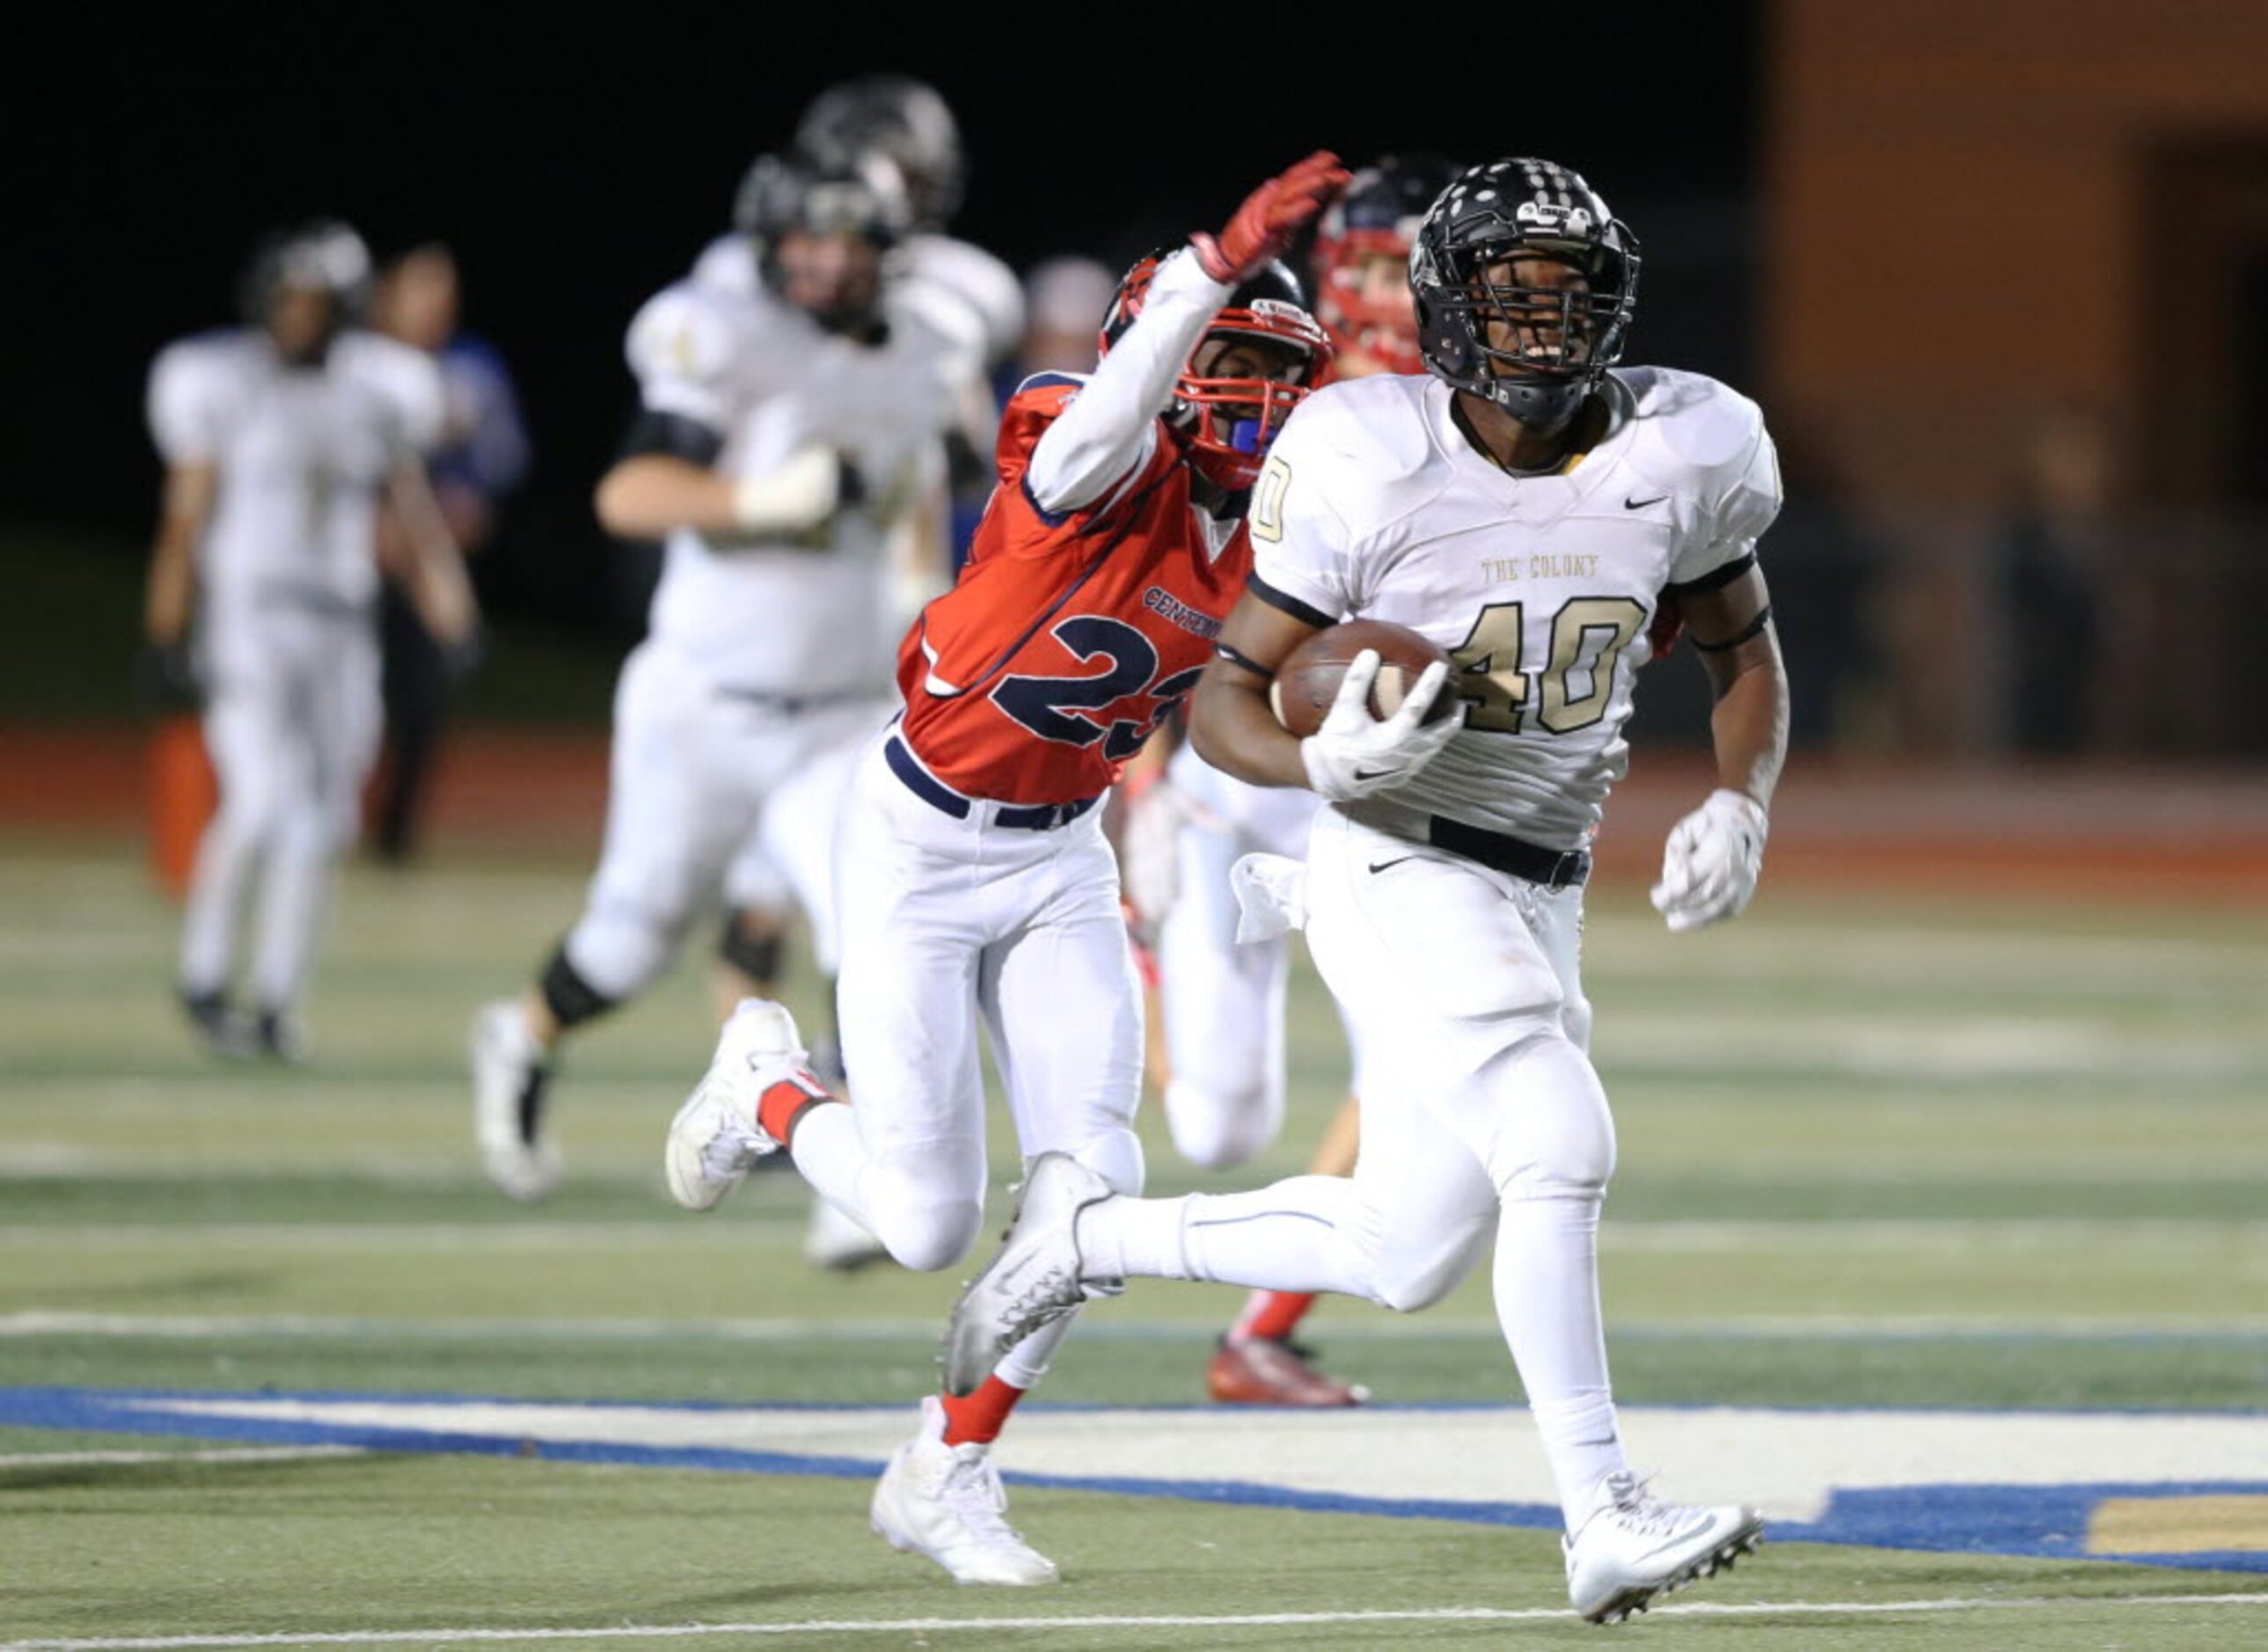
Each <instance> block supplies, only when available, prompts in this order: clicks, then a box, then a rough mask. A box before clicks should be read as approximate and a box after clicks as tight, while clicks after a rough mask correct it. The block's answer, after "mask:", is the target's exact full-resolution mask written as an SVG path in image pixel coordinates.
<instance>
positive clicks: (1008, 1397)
mask: <svg viewBox="0 0 2268 1652" xmlns="http://www.w3.org/2000/svg"><path fill="white" fill-rule="evenodd" d="M1023 1397H1024V1391H1023V1390H1022V1389H1020V1388H1011V1387H1009V1386H1008V1384H1005V1383H1004V1382H1002V1381H1001V1380H1000V1379H999V1378H998V1377H986V1378H985V1379H984V1383H983V1386H982V1387H980V1388H979V1389H978V1390H977V1391H976V1392H975V1393H973V1394H971V1395H969V1396H968V1399H954V1397H953V1396H952V1395H951V1394H947V1395H946V1396H945V1443H946V1444H947V1445H968V1444H970V1443H975V1444H977V1445H990V1444H991V1443H992V1442H993V1441H995V1440H997V1439H998V1438H999V1437H1000V1430H1001V1428H1002V1427H1003V1426H1004V1425H1005V1423H1006V1422H1007V1421H1008V1413H1010V1412H1012V1411H1013V1410H1014V1409H1015V1408H1016V1402H1017V1401H1018V1400H1020V1399H1022V1398H1023Z"/></svg>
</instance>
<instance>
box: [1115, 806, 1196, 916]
mask: <svg viewBox="0 0 2268 1652" xmlns="http://www.w3.org/2000/svg"><path fill="white" fill-rule="evenodd" d="M1189 818H1190V811H1189V805H1188V804H1187V802H1186V800H1185V799H1183V797H1182V795H1181V793H1179V792H1177V791H1175V789H1173V787H1172V786H1170V785H1168V784H1167V782H1165V781H1163V780H1157V781H1153V782H1151V783H1150V785H1149V786H1147V787H1146V788H1145V789H1143V790H1142V791H1141V792H1139V793H1138V794H1135V795H1133V796H1131V797H1129V798H1128V799H1127V802H1126V820H1125V824H1124V825H1123V826H1121V827H1120V828H1119V831H1118V886H1119V887H1120V888H1121V889H1123V891H1125V893H1126V899H1129V900H1130V901H1131V902H1133V903H1134V910H1135V911H1136V912H1138V913H1139V914H1141V916H1142V919H1143V921H1145V923H1148V924H1151V925H1153V926H1154V925H1156V924H1160V923H1162V922H1164V921H1165V918H1166V914H1167V912H1168V911H1170V910H1171V909H1172V907H1173V905H1174V897H1175V896H1176V895H1178V894H1180V893H1181V892H1182V823H1183V822H1184V821H1186V820H1188V819H1189Z"/></svg>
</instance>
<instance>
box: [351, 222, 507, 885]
mask: <svg viewBox="0 0 2268 1652" xmlns="http://www.w3.org/2000/svg"><path fill="white" fill-rule="evenodd" d="M461 297H462V290H461V286H460V281H459V277H458V271H457V260H456V256H455V254H453V253H451V252H450V250H449V249H448V248H447V247H446V246H442V245H441V244H440V243H439V242H438V241H435V242H428V243H426V244H425V245H423V246H416V247H413V248H411V249H410V250H409V252H407V253H402V254H401V256H400V257H398V258H396V259H394V261H392V262H391V263H389V264H388V265H387V267H386V268H385V269H384V270H383V271H381V272H380V274H379V278H378V287H377V291H376V293H375V294H374V296H373V297H372V301H371V325H372V327H373V328H375V329H376V330H377V331H378V332H379V333H382V334H385V335H386V336H387V337H388V338H390V339H393V340H394V341H396V342H398V343H401V344H406V345H408V346H409V348H410V349H415V350H418V351H421V352H422V353H423V354H424V355H425V356H429V357H430V358H431V360H432V361H433V363H434V364H435V365H436V366H438V368H439V369H440V371H441V391H442V396H443V404H444V409H445V411H444V420H443V424H442V430H441V437H440V441H439V444H438V445H437V446H436V447H435V448H434V450H433V452H431V454H430V455H429V456H428V457H427V459H426V465H425V468H426V472H427V474H429V475H430V476H431V478H432V482H433V497H434V499H435V501H436V503H438V504H439V506H440V507H441V515H442V517H443V518H444V519H445V520H446V522H447V523H448V525H449V533H450V537H451V538H453V540H455V541H456V543H457V548H458V549H459V550H460V552H462V553H463V554H465V555H467V556H470V555H472V554H475V553H476V552H477V551H479V550H480V549H481V548H482V547H483V546H484V545H486V544H487V543H488V541H489V540H490V536H491V535H493V534H494V533H495V532H496V519H497V508H498V507H499V506H500V505H501V504H502V503H503V501H504V496H506V495H507V494H509V493H511V492H512V489H513V488H516V487H517V486H519V480H520V478H521V477H522V476H523V475H525V474H527V427H526V426H525V425H524V424H523V423H522V422H521V421H520V416H519V397H518V396H517V395H515V394H514V393H513V391H512V375H511V373H510V372H509V371H506V369H505V367H504V357H503V356H501V355H499V354H498V353H497V349H496V347H495V346H494V345H493V344H490V342H489V341H487V340H486V339H483V338H481V337H479V336H477V335H476V334H471V333H468V332H466V331H465V330H464V329H463V328H462V327H460V326H459V325H458V315H459V312H460V305H461ZM378 528H379V540H378V543H379V568H380V569H381V570H382V571H383V572H384V573H385V575H386V583H385V584H384V585H383V586H382V587H381V594H380V602H381V607H380V631H379V635H380V638H381V641H382V644H383V666H384V670H383V675H382V681H383V683H384V685H385V693H386V742H385V748H384V753H383V758H382V760H381V761H380V763H379V768H378V775H377V779H376V783H375V786H374V788H373V795H372V797H371V798H370V800H369V804H368V809H367V814H368V821H367V826H366V831H367V833H368V836H369V840H370V846H371V848H372V850H373V851H374V852H375V853H376V854H377V855H378V856H379V858H380V859H381V860H385V861H390V862H393V863H396V864H399V863H402V862H405V861H407V860H409V858H410V857H411V856H412V855H414V854H415V853H416V848H417V836H418V830H419V826H420V816H421V814H422V812H423V809H424V805H425V800H426V797H427V796H428V795H429V793H430V791H431V780H432V776H433V768H434V762H435V760H436V758H437V756H438V753H439V749H440V738H441V728H442V723H443V722H444V721H445V719H446V716H447V714H448V709H449V698H450V690H451V687H452V686H453V680H454V679H455V678H456V677H457V676H458V675H459V674H460V672H462V671H463V670H465V669H466V668H467V667H468V666H469V664H471V658H470V655H469V653H468V650H463V649H461V648H460V649H451V648H448V647H445V646H444V645H443V643H442V642H441V641H440V640H439V639H438V638H437V637H436V636H434V635H433V634H432V632H431V630H429V629H428V628H426V626H425V625H424V623H423V621H422V620H420V619H419V618H418V615H417V609H416V605H415V604H414V603H412V602H411V601H410V600H409V596H408V592H407V591H406V589H405V585H404V580H405V576H406V572H407V570H408V569H409V565H410V556H409V547H408V544H407V536H406V534H405V532H404V530H403V528H402V525H401V520H400V518H398V517H397V516H396V515H395V514H394V512H392V511H390V510H388V511H382V512H381V513H380V514H379V524H378Z"/></svg>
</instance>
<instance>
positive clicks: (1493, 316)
mask: <svg viewBox="0 0 2268 1652" xmlns="http://www.w3.org/2000/svg"><path fill="white" fill-rule="evenodd" d="M1522 256H1540V257H1543V258H1548V259H1552V260H1556V261H1559V262H1561V263H1564V264H1566V265H1568V266H1570V267H1571V268H1572V269H1574V270H1576V271H1578V272H1580V275H1581V276H1582V277H1583V280H1582V282H1581V283H1580V284H1577V285H1570V286H1563V287H1555V286H1540V287H1522V286H1514V285H1513V284H1512V283H1509V282H1504V281H1495V280H1491V279H1490V277H1489V271H1490V270H1491V268H1494V267H1496V266H1499V265H1501V264H1503V263H1504V262H1506V261H1507V260H1510V259H1513V258H1518V257H1522ZM1410 292H1411V294H1412V296H1413V297H1415V298H1416V299H1417V304H1418V349H1420V350H1421V351H1422V352H1423V353H1424V355H1425V365H1426V366H1427V367H1428V368H1430V369H1432V372H1433V375H1434V377H1435V378H1440V379H1441V380H1443V381H1444V382H1446V383H1447V384H1450V385H1455V386H1456V387H1457V388H1458V389H1460V390H1469V391H1470V392H1472V393H1474V394H1475V395H1478V396H1485V397H1486V398H1488V400H1491V401H1493V402H1495V403H1496V404H1497V405H1498V406H1499V407H1502V408H1503V409H1504V410H1505V411H1506V412H1507V413H1509V414H1511V415H1512V416H1513V418H1515V419H1518V420H1519V421H1520V422H1521V423H1523V424H1532V425H1535V426H1538V427H1541V428H1545V429H1549V428H1550V427H1553V426H1556V425H1558V424H1561V423H1564V422H1565V421H1566V420H1567V419H1568V418H1569V417H1570V416H1572V415H1573V414H1574V412H1575V410H1576V409H1577V408H1578V407H1581V406H1582V403H1583V399H1584V398H1585V397H1586V396H1587V395H1589V394H1590V393H1591V392H1592V391H1593V390H1594V388H1596V387H1597V385H1598V383H1599V381H1600V379H1601V378H1603V377H1604V376H1605V374H1606V371H1607V369H1608V368H1609V367H1611V366H1613V365H1614V364H1615V363H1616V362H1618V361H1620V360H1621V359H1622V353H1623V342H1624V338H1625V337H1626V335H1627V334H1629V332H1630V325H1631V316H1632V314H1633V313H1634V312H1636V310H1637V307H1638V239H1637V238H1636V237H1635V236H1633V235H1631V232H1630V227H1629V226H1628V225H1627V224H1624V223H1623V221H1622V220H1621V219H1619V218H1617V217H1615V216H1614V214H1613V213H1611V212H1609V210H1608V209H1607V203H1606V202H1604V201H1602V200H1601V199H1600V198H1599V195H1598V194H1597V192H1596V191H1594V189H1592V187H1590V185H1588V184H1587V183H1585V182H1584V181H1583V180H1582V179H1581V178H1580V176H1578V175H1577V174H1576V173H1572V172H1569V171H1568V170H1567V169H1566V168H1565V167H1564V166H1559V165H1554V164H1553V163H1551V162H1550V161H1547V160H1534V159H1514V160H1500V161H1491V162H1490V163H1489V164H1487V165H1483V166H1474V167H1469V168H1468V169H1467V170H1466V171H1464V172H1463V173H1459V174H1458V176H1457V178H1456V179H1455V180H1454V182H1452V183H1451V184H1450V185H1449V187H1447V189H1445V190H1443V191H1442V192H1441V195H1440V199H1439V200H1437V201H1435V202H1433V206H1432V210H1431V211H1429V212H1428V213H1427V214H1426V215H1425V223H1424V224H1421V225H1420V226H1419V227H1418V239H1417V242H1416V244H1415V245H1414V246H1412V247H1411V248H1410ZM1492 330H1494V331H1495V332H1496V334H1497V341H1495V342H1493V343H1492V342H1491V331H1492Z"/></svg>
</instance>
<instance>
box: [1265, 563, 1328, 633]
mask: <svg viewBox="0 0 2268 1652" xmlns="http://www.w3.org/2000/svg"><path fill="white" fill-rule="evenodd" d="M1244 588H1245V590H1246V591H1249V592H1250V593H1251V594H1252V595H1254V596H1256V597H1257V598H1260V600H1261V601H1263V602H1264V603H1266V604H1267V605H1268V606H1270V607H1271V608H1273V609H1275V610H1276V611H1277V612H1278V613H1288V614H1290V615H1291V616H1292V618H1293V619H1294V620H1298V621H1299V622H1300V624H1301V625H1311V626H1313V627H1314V628H1315V629H1316V630H1318V631H1322V630H1326V629H1328V628H1330V627H1332V626H1335V625H1337V623H1338V620H1337V619H1336V618H1335V617H1333V616H1332V615H1330V614H1328V613H1324V612H1323V611H1322V609H1321V608H1317V607H1314V606H1310V605H1309V604H1307V603H1304V602H1302V601H1300V599H1299V598H1297V597H1294V596H1292V594H1291V593H1290V592H1289V591H1278V590H1277V589H1276V587H1275V586H1273V585H1271V584H1269V583H1268V582H1267V581H1266V580H1264V579H1263V578H1261V577H1260V576H1259V575H1257V574H1254V575H1253V576H1250V577H1249V578H1248V579H1247V580H1246V581H1245V582H1244Z"/></svg>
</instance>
